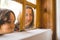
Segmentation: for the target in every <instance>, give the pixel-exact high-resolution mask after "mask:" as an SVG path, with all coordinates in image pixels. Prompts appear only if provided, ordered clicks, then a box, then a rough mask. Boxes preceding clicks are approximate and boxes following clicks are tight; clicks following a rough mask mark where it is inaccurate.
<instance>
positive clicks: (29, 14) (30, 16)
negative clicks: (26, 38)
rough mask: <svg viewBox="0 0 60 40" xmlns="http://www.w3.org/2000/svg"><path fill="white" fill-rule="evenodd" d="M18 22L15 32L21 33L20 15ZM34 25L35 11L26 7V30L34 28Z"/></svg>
mask: <svg viewBox="0 0 60 40" xmlns="http://www.w3.org/2000/svg"><path fill="white" fill-rule="evenodd" d="M18 22H19V23H18ZM18 22H17V23H16V27H15V31H19V25H20V15H19V16H18ZM33 23H34V12H33V9H32V8H31V7H29V6H27V7H26V13H25V27H24V28H25V29H30V28H33Z"/></svg>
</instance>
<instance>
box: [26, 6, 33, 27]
mask: <svg viewBox="0 0 60 40" xmlns="http://www.w3.org/2000/svg"><path fill="white" fill-rule="evenodd" d="M26 9H31V11H32V22H31V23H30V25H29V27H32V26H33V23H34V11H33V9H32V7H30V6H26Z"/></svg>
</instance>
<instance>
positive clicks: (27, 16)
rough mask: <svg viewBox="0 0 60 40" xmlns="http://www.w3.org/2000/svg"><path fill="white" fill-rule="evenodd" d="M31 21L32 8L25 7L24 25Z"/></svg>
mask: <svg viewBox="0 0 60 40" xmlns="http://www.w3.org/2000/svg"><path fill="white" fill-rule="evenodd" d="M31 22H32V10H31V9H29V8H28V9H26V14H25V26H29V25H30V24H31Z"/></svg>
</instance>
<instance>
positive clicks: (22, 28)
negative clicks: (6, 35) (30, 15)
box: [20, 0, 26, 31]
mask: <svg viewBox="0 0 60 40" xmlns="http://www.w3.org/2000/svg"><path fill="white" fill-rule="evenodd" d="M25 1H26V0H23V5H22V6H23V11H22V14H21V18H20V31H24V26H25V5H26V2H25Z"/></svg>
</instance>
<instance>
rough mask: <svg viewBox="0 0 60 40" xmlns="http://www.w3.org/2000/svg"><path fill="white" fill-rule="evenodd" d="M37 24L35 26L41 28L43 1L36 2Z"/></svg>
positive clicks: (37, 0)
mask: <svg viewBox="0 0 60 40" xmlns="http://www.w3.org/2000/svg"><path fill="white" fill-rule="evenodd" d="M36 4H37V5H36V22H35V24H34V26H35V28H39V27H40V26H41V1H40V0H36Z"/></svg>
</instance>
